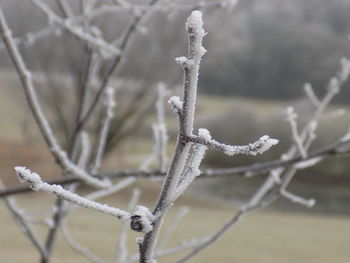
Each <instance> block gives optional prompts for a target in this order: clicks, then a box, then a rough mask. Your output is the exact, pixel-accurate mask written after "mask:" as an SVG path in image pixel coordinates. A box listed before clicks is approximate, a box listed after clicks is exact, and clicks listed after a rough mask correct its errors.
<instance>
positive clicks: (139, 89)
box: [0, 0, 350, 263]
mask: <svg viewBox="0 0 350 263" xmlns="http://www.w3.org/2000/svg"><path fill="white" fill-rule="evenodd" d="M46 2H47V3H48V4H50V6H51V7H52V9H53V10H55V11H56V13H57V14H59V15H61V16H64V13H63V12H62V10H61V9H60V6H59V5H58V4H57V2H58V1H54V0H52V1H46ZM79 2H80V1H78V0H77V1H72V5H73V10H74V11H76V10H79ZM103 2H104V3H107V4H110V3H112V2H113V1H107V0H105V1H103ZM130 2H132V1H130ZM134 2H135V3H141V4H143V3H144V2H145V1H141V0H140V1H134ZM176 2H178V3H184V2H186V4H189V3H196V2H198V1H176ZM206 2H210V1H206ZM0 3H1V6H2V8H3V10H4V13H5V16H6V18H7V20H8V23H9V26H10V28H11V29H12V31H13V35H14V36H15V37H21V36H25V35H26V34H27V33H28V32H39V31H40V30H42V29H43V28H46V27H47V26H48V24H50V21H48V19H47V17H46V16H45V15H44V14H43V13H42V12H40V11H39V10H38V9H37V8H36V7H35V6H34V5H33V4H32V3H31V1H22V0H0ZM77 12H78V11H77ZM190 12H191V10H185V11H183V10H182V11H170V12H164V11H154V12H153V13H152V15H150V16H149V17H147V20H146V21H145V23H144V24H143V25H142V27H141V28H139V30H138V31H139V32H137V34H135V36H134V37H133V40H132V42H131V45H130V46H129V48H128V49H127V51H126V52H125V54H124V55H123V61H122V65H121V67H120V68H119V69H118V71H116V73H115V74H114V75H113V78H112V80H111V82H110V85H111V86H113V87H116V88H117V95H116V101H117V107H116V111H115V114H116V116H115V119H114V120H113V122H112V126H111V131H110V133H109V137H108V148H107V154H106V158H105V162H104V163H103V170H104V171H110V170H116V169H132V168H137V167H139V166H140V164H141V163H142V162H143V161H144V160H145V159H147V157H148V155H149V153H150V152H151V151H152V147H153V146H152V145H153V138H152V127H151V125H152V123H153V122H154V121H155V107H154V102H155V99H156V97H157V95H156V94H157V85H158V83H159V82H163V83H165V85H166V86H167V88H168V89H169V96H171V95H179V94H181V83H182V70H181V68H180V67H178V66H177V65H176V63H175V61H174V58H175V57H178V56H183V55H186V50H187V39H186V38H187V36H186V31H185V27H184V22H185V21H186V17H188V15H189V14H190ZM203 13H204V21H205V30H206V31H207V32H208V34H207V35H206V37H205V40H204V46H205V48H206V49H207V51H208V53H207V54H206V55H205V56H204V58H203V60H202V63H201V69H200V77H199V97H198V106H197V118H196V123H195V126H196V127H197V128H201V127H206V128H208V129H209V130H210V131H211V133H212V135H213V137H214V138H215V139H217V140H218V141H220V142H225V143H227V144H246V143H248V142H252V141H255V140H256V139H257V138H259V137H260V136H262V135H264V134H268V135H270V136H271V137H274V138H278V139H279V140H280V143H279V144H278V145H277V147H275V148H273V149H272V150H270V151H268V152H266V153H265V154H263V155H262V156H254V157H250V156H249V157H246V156H235V157H234V158H232V157H227V156H225V155H223V154H222V153H220V152H214V151H208V154H207V156H206V158H205V160H204V163H203V165H202V169H205V168H209V167H210V168H219V167H220V168H225V167H235V166H240V165H248V164H253V163H256V162H262V161H268V160H274V159H277V158H279V157H280V155H281V154H282V153H284V152H285V151H286V150H287V149H288V148H289V146H290V145H291V144H292V143H293V141H292V139H291V131H290V128H289V125H288V123H287V122H286V121H285V117H284V115H283V111H284V109H285V108H286V107H287V106H293V107H295V110H296V112H297V113H298V116H299V117H298V119H297V121H298V124H299V127H303V125H304V124H305V123H306V122H307V121H308V119H309V117H310V116H311V114H312V113H313V111H314V107H313V105H312V104H311V103H310V102H309V101H308V99H307V98H306V96H305V94H304V92H303V85H304V83H306V82H307V83H311V84H312V86H313V88H314V90H315V93H316V95H317V96H319V97H320V98H321V97H322V96H323V95H324V94H325V92H326V88H327V85H328V83H329V80H330V78H331V77H332V76H334V75H335V74H336V72H337V71H338V70H339V67H340V63H339V61H340V59H341V58H342V57H349V56H350V41H349V33H350V16H349V14H350V1H348V0H333V1H328V0H308V1H303V0H294V1H284V0H241V1H238V4H237V6H236V7H235V8H234V10H233V11H232V12H229V11H228V10H225V9H221V8H213V9H205V8H204V9H203ZM129 21H130V12H118V13H116V14H115V13H107V14H105V15H103V16H99V17H96V18H94V19H93V20H92V23H93V24H94V25H95V26H96V28H99V30H97V29H96V34H97V35H98V34H102V35H103V37H104V38H105V39H107V40H108V41H113V40H114V39H115V38H116V36H120V35H121V34H122V32H123V30H124V29H125V28H126V26H127V25H128V23H129ZM20 50H21V52H22V54H23V56H24V59H25V61H26V63H27V65H28V68H29V69H30V70H31V71H32V73H33V77H34V79H35V83H36V87H37V91H38V93H39V96H40V100H41V103H42V105H43V107H44V109H45V113H46V115H47V116H48V118H49V120H50V123H51V124H52V126H53V128H54V131H55V133H56V135H57V136H58V138H59V139H60V142H61V143H62V145H63V146H64V147H65V148H68V146H69V140H70V136H71V134H70V132H71V130H72V128H73V127H74V125H75V123H76V114H75V113H76V111H77V107H78V102H79V98H80V97H81V87H82V84H83V82H84V70H85V67H86V64H87V63H88V53H87V51H86V50H84V49H83V48H81V45H80V43H79V41H77V39H76V38H73V37H71V36H70V35H69V34H67V33H66V32H65V31H64V30H61V29H59V28H58V27H57V28H54V29H53V30H52V32H51V33H49V34H47V35H45V37H42V38H40V39H39V40H38V41H34V42H33V39H31V35H29V36H28V35H27V37H26V38H24V40H23V41H22V42H21V44H20ZM107 65H108V61H107V63H106V65H102V66H101V67H100V70H99V72H97V73H96V74H97V75H103V72H105V70H106V68H107ZM0 86H1V88H0V127H1V129H0V176H1V178H2V179H3V181H4V183H5V184H6V186H8V187H10V186H14V185H17V184H18V181H17V178H16V176H15V173H14V171H13V167H14V166H16V165H21V166H22V165H23V166H28V167H29V168H31V169H32V170H34V171H37V172H38V173H40V174H41V175H42V176H43V177H44V178H46V179H50V178H51V179H52V178H56V177H59V176H60V171H59V169H58V167H57V166H56V165H55V163H54V161H53V160H52V158H51V156H50V154H49V151H48V150H47V149H46V147H45V145H44V142H43V139H42V136H41V135H40V133H39V131H38V129H37V126H36V125H35V122H34V120H33V117H32V116H31V114H30V112H29V110H28V106H27V104H26V101H25V99H24V95H23V91H22V88H21V85H20V82H19V80H18V77H17V75H16V73H15V72H14V68H13V65H12V64H11V62H10V60H9V57H8V55H7V53H6V50H5V49H4V46H3V43H2V42H1V43H0ZM349 104H350V83H348V82H347V83H345V85H344V86H343V87H342V89H341V93H340V94H339V95H338V96H336V97H335V100H334V101H333V103H332V105H331V107H330V108H329V110H328V113H327V114H328V115H327V114H326V115H327V116H328V117H327V118H325V119H324V120H322V122H321V123H320V126H319V128H318V130H317V136H318V137H317V139H316V141H315V143H314V145H313V146H312V147H311V149H315V148H318V147H321V146H325V145H327V144H329V143H331V142H334V141H336V140H338V139H339V138H340V137H341V136H342V135H343V134H344V133H345V132H346V130H347V129H348V127H349V125H350V118H349V117H350V113H349ZM102 114H103V112H102V109H100V110H99V111H98V112H97V116H95V118H94V120H93V124H90V126H89V129H90V130H91V131H96V129H98V128H99V127H100V126H99V125H98V124H99V120H100V119H101V116H102ZM166 115H167V124H168V129H169V135H170V142H169V147H168V154H169V156H171V152H172V149H173V147H172V146H173V145H174V140H175V138H176V132H177V120H176V118H175V116H174V115H173V114H172V112H171V110H169V109H167V112H166ZM91 140H92V142H94V140H95V138H91ZM349 170H350V163H349V158H338V159H334V158H331V159H329V160H326V161H323V162H322V163H320V164H318V165H317V166H314V167H312V168H310V169H306V170H303V171H300V172H298V174H297V176H296V177H295V180H294V181H293V183H292V184H291V186H290V190H291V192H293V193H297V194H299V195H302V196H304V197H307V198H310V197H312V198H315V199H316V201H317V203H316V206H315V207H313V208H312V209H306V208H304V207H302V206H300V205H296V204H292V203H290V202H289V201H287V200H280V201H278V202H277V203H275V204H274V205H273V206H272V207H271V208H269V210H266V211H262V212H259V213H255V214H253V215H252V216H249V218H248V219H246V220H245V221H243V222H242V223H241V224H240V225H239V226H238V228H237V229H236V230H233V231H230V233H229V234H228V235H226V236H225V238H224V239H223V240H222V241H221V243H218V244H217V245H215V246H214V247H213V248H212V249H211V250H208V251H207V252H205V253H204V254H203V255H202V256H201V257H198V258H196V259H195V260H194V261H193V262H257V263H258V262H259V263H260V262H295V261H298V262H308V263H310V262H318V263H319V262H335V263H342V262H344V263H345V262H349V261H350V252H349V246H348V244H349V241H350V238H349V237H350V221H349V215H350V205H349V204H350V191H349V189H350V174H349ZM264 177H265V176H264V175H263V176H258V177H254V178H249V179H247V178H244V177H241V176H229V177H220V176H218V177H213V178H205V179H199V180H197V181H196V182H195V183H194V185H193V187H191V189H190V192H189V193H188V195H185V196H184V197H183V198H182V199H181V201H180V204H178V205H177V206H176V207H175V208H174V210H175V211H172V212H171V215H172V214H173V213H175V212H176V209H177V207H178V206H189V207H190V208H191V212H190V213H189V215H188V216H187V217H186V219H185V221H184V226H181V227H180V228H179V231H177V232H176V235H175V237H174V240H173V241H172V242H174V244H176V243H179V242H180V241H181V240H183V239H184V237H187V238H191V237H195V236H202V235H204V234H205V233H209V232H210V231H213V230H215V229H216V227H218V226H219V225H220V224H222V223H223V222H225V220H226V218H228V217H229V215H230V214H231V210H232V208H233V209H237V207H239V205H240V204H242V203H244V202H245V201H247V199H248V198H249V196H251V194H252V193H254V191H256V188H257V187H258V186H259V184H260V183H261V182H262V180H263V179H264ZM137 185H138V186H140V187H141V188H142V189H143V191H142V198H143V199H142V200H143V201H144V202H145V204H149V205H151V204H153V203H154V200H155V199H156V196H157V195H156V194H157V191H158V189H159V183H156V182H149V181H147V183H145V181H142V180H141V181H140V182H138V183H137ZM145 185H146V186H145ZM85 190H86V189H85ZM130 192H131V191H129V190H127V191H124V192H122V193H120V194H118V195H116V196H114V197H110V198H109V199H106V202H110V203H111V204H115V203H116V204H118V205H119V203H122V205H125V206H126V205H127V202H128V198H129V195H130ZM19 202H20V204H23V207H26V208H28V207H29V208H30V209H32V210H33V211H37V210H40V209H41V208H40V207H45V206H48V205H49V204H50V203H51V202H52V200H51V199H50V197H48V196H47V195H44V194H29V195H21V196H20V197H19ZM34 204H35V205H34ZM171 215H170V216H169V218H171ZM0 216H1V219H0V244H1V245H0V255H2V256H3V257H4V258H5V259H6V260H5V261H4V262H36V257H37V255H36V254H35V252H34V251H32V249H31V248H30V247H29V245H28V243H26V242H27V241H26V240H25V239H24V237H21V234H20V232H19V230H18V229H17V228H16V226H15V224H14V223H13V222H12V221H11V219H10V216H9V214H8V213H7V211H6V208H5V207H4V206H3V205H1V207H0ZM72 217H73V219H72V227H73V226H74V228H73V229H77V230H76V232H75V233H76V235H77V236H78V237H79V238H80V240H81V241H82V242H86V243H88V244H90V246H91V247H92V249H93V250H95V251H96V253H100V254H102V255H104V256H105V257H108V256H109V254H111V252H110V249H111V248H113V246H110V248H109V249H108V247H106V246H104V245H101V244H95V242H96V237H95V235H98V234H100V233H101V232H102V233H104V234H103V237H102V238H105V243H103V242H102V244H113V243H112V242H113V241H112V238H113V237H114V236H113V235H112V233H110V230H108V227H114V228H115V226H114V222H112V220H109V221H108V218H107V219H106V218H105V217H104V216H101V215H98V214H94V213H92V215H90V214H89V211H85V210H84V211H79V212H77V213H76V215H74V216H72ZM101 217H102V219H101ZM199 218H200V220H198V219H199ZM104 220H105V221H104ZM198 221H201V222H198ZM94 222H99V223H98V226H96V223H94ZM84 226H85V227H86V228H87V229H88V230H87V231H86V228H85V227H84ZM101 227H102V229H101ZM115 229H116V230H117V228H115ZM8 236H11V237H12V238H11V242H7V240H8ZM114 238H115V237H114ZM5 240H6V244H5ZM60 242H61V243H62V244H61V243H59V245H58V248H59V249H58V252H57V254H56V256H55V260H57V261H56V262H62V260H65V261H66V262H67V263H68V262H85V261H84V259H83V258H81V257H79V256H76V255H74V253H73V252H72V253H70V252H71V251H70V250H69V249H68V247H67V246H66V245H65V244H64V242H63V241H60ZM130 244H131V245H130V247H134V239H132V241H130ZM18 249H21V251H23V255H22V253H16V255H14V251H16V250H18ZM67 250H69V253H65V252H64V253H63V251H67ZM172 259H173V258H169V259H165V260H164V262H168V261H166V260H169V262H171V260H172ZM54 262H55V261H54ZM162 262H163V261H162Z"/></svg>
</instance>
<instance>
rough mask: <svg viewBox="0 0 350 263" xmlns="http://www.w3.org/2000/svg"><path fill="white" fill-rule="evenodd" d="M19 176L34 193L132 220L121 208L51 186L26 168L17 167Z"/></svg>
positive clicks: (58, 186)
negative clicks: (37, 192) (40, 193)
mask: <svg viewBox="0 0 350 263" xmlns="http://www.w3.org/2000/svg"><path fill="white" fill-rule="evenodd" d="M15 170H16V173H17V176H18V178H19V180H20V181H21V182H25V183H27V184H28V185H29V186H30V188H32V189H33V190H34V191H45V192H47V193H50V194H53V195H55V196H56V197H57V198H60V199H64V200H66V201H68V202H70V203H73V204H75V205H79V206H82V207H85V208H89V209H92V210H95V211H98V212H101V213H104V214H107V215H111V216H114V217H117V218H118V219H130V214H129V213H128V212H126V211H124V210H121V209H119V208H114V207H111V206H108V205H105V204H100V203H97V202H94V201H91V200H89V199H86V198H84V197H81V196H79V195H77V194H74V193H71V192H69V191H67V190H65V189H63V188H62V187H61V186H60V185H49V184H47V183H45V182H43V181H42V179H41V177H40V176H39V175H38V174H37V173H34V172H31V171H30V170H29V169H27V168H25V167H19V166H17V167H15Z"/></svg>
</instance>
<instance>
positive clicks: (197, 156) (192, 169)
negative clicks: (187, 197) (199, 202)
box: [173, 129, 211, 202]
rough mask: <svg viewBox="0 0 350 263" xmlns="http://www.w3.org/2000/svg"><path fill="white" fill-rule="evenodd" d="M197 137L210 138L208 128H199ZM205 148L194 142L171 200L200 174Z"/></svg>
mask: <svg viewBox="0 0 350 263" xmlns="http://www.w3.org/2000/svg"><path fill="white" fill-rule="evenodd" d="M198 134H199V137H200V138H203V139H204V140H211V136H210V133H209V131H208V130H206V129H199V131H198ZM206 150H207V146H205V145H204V144H195V145H194V146H193V151H192V153H191V156H190V158H189V160H188V161H187V165H186V167H185V169H184V171H183V172H182V174H181V176H180V180H179V182H178V184H177V187H176V191H175V194H174V197H173V202H174V201H175V200H176V199H177V198H178V197H179V196H180V195H181V194H183V193H184V191H185V190H186V189H187V187H188V186H189V185H190V184H191V183H192V181H193V180H194V179H195V178H196V177H197V176H199V175H200V173H201V171H200V170H199V166H200V164H201V162H202V160H203V158H204V155H205V152H206Z"/></svg>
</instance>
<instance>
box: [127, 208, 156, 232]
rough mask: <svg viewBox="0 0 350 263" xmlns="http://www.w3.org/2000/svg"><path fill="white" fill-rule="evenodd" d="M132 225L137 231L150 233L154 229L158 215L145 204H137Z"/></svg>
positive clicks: (132, 216) (132, 217)
mask: <svg viewBox="0 0 350 263" xmlns="http://www.w3.org/2000/svg"><path fill="white" fill-rule="evenodd" d="M130 219H131V223H130V227H131V229H132V230H134V231H136V232H142V233H148V232H150V231H152V229H153V222H154V220H155V219H156V217H155V216H154V215H153V214H152V213H151V212H150V211H149V209H148V208H147V207H145V206H141V205H139V206H136V208H135V210H134V212H133V213H132V215H131V218H130Z"/></svg>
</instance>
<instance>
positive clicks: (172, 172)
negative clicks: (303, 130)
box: [140, 11, 205, 262]
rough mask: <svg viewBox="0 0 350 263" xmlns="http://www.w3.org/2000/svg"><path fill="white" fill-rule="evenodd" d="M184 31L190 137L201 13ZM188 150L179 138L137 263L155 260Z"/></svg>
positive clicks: (185, 117)
mask: <svg viewBox="0 0 350 263" xmlns="http://www.w3.org/2000/svg"><path fill="white" fill-rule="evenodd" d="M186 29H187V32H188V35H189V50H188V57H187V58H185V59H184V60H183V61H182V63H181V64H182V66H183V68H184V72H185V73H184V74H185V76H184V78H185V81H184V91H183V92H184V93H183V114H182V119H181V120H180V121H179V122H180V134H185V135H189V134H191V133H192V129H193V121H194V111H195V101H196V94H197V82H198V71H199V64H200V61H201V57H202V56H203V55H204V54H205V49H204V48H203V46H202V39H203V37H204V34H205V33H204V29H203V21H202V13H201V12H199V11H193V12H192V14H191V15H190V17H189V18H188V19H187V23H186ZM189 149H190V144H189V143H183V142H182V141H181V136H178V139H177V143H176V146H175V150H174V155H173V158H172V161H171V164H170V168H169V169H168V172H167V175H166V178H165V181H164V184H163V187H162V190H161V193H160V196H159V198H158V201H157V204H156V207H155V210H154V214H156V215H157V218H156V220H155V221H154V223H153V230H152V231H150V232H149V233H147V234H146V235H145V237H144V239H143V242H142V244H141V245H140V262H151V261H152V260H153V258H154V251H155V246H156V242H157V238H158V235H159V231H160V226H161V223H162V218H163V215H164V213H165V212H166V210H167V209H168V207H169V205H170V203H171V202H172V199H173V197H174V194H175V191H176V187H177V184H178V181H179V178H180V175H181V173H182V171H183V168H184V166H185V162H186V158H187V154H188V151H189Z"/></svg>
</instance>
